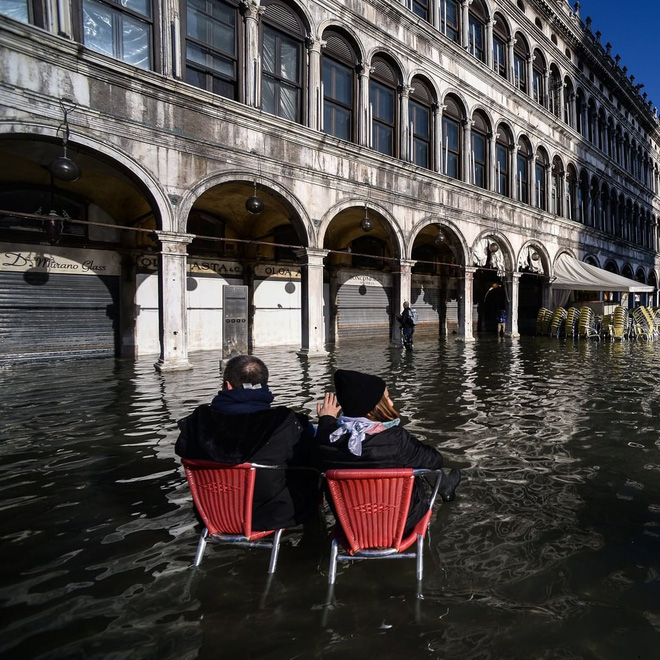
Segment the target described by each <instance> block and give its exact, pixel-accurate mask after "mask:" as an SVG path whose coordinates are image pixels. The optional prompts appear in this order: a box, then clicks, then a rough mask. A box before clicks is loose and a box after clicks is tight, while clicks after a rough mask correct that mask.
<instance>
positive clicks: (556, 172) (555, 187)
mask: <svg viewBox="0 0 660 660" xmlns="http://www.w3.org/2000/svg"><path fill="white" fill-rule="evenodd" d="M563 175H564V169H563V166H562V163H561V160H559V158H555V159H554V160H553V161H552V190H551V191H550V212H551V213H554V214H555V215H561V211H562V208H561V202H562V196H561V192H562V190H561V183H562V178H563Z"/></svg>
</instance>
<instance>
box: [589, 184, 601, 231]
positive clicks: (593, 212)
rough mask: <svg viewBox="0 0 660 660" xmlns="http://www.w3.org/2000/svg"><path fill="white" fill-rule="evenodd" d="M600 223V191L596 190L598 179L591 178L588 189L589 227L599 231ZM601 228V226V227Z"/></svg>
mask: <svg viewBox="0 0 660 660" xmlns="http://www.w3.org/2000/svg"><path fill="white" fill-rule="evenodd" d="M599 222H600V191H599V189H598V179H597V178H596V177H595V176H594V177H591V187H590V189H589V223H588V224H589V225H590V226H591V227H596V229H599V228H600V227H599ZM601 226H602V225H601Z"/></svg>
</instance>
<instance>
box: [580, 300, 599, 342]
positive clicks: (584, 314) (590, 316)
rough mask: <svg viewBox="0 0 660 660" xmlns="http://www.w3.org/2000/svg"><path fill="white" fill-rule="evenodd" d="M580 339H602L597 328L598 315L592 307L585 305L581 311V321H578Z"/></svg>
mask: <svg viewBox="0 0 660 660" xmlns="http://www.w3.org/2000/svg"><path fill="white" fill-rule="evenodd" d="M578 337H580V338H581V339H600V333H599V332H598V328H597V326H596V315H595V314H594V310H593V309H591V307H587V306H586V305H584V306H583V307H582V308H581V309H580V320H579V321H578Z"/></svg>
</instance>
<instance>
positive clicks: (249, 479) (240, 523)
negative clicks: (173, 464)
mask: <svg viewBox="0 0 660 660" xmlns="http://www.w3.org/2000/svg"><path fill="white" fill-rule="evenodd" d="M181 462H182V463H183V466H184V468H185V470H186V478H187V479H188V485H189V486H190V492H191V493H192V497H193V501H194V502H195V506H196V507H197V511H199V514H200V516H202V519H203V520H204V524H205V525H206V527H207V529H208V530H209V534H211V535H213V534H231V535H243V536H246V537H248V538H249V537H250V536H251V535H252V498H253V495H254V482H255V477H256V469H255V467H254V466H253V465H251V464H250V463H241V464H240V465H225V464H224V463H214V462H212V461H196V460H190V459H183V460H182V461H181Z"/></svg>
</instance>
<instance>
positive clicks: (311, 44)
mask: <svg viewBox="0 0 660 660" xmlns="http://www.w3.org/2000/svg"><path fill="white" fill-rule="evenodd" d="M327 43H328V42H327V41H325V40H324V39H316V38H315V37H309V38H308V39H307V40H306V41H305V45H306V46H307V50H308V51H309V52H310V53H319V54H320V53H321V49H322V48H325V47H326V45H327Z"/></svg>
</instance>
